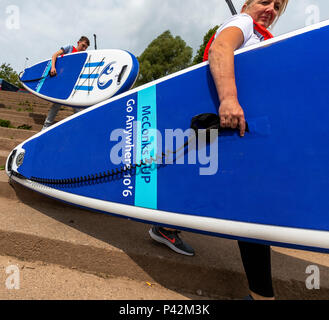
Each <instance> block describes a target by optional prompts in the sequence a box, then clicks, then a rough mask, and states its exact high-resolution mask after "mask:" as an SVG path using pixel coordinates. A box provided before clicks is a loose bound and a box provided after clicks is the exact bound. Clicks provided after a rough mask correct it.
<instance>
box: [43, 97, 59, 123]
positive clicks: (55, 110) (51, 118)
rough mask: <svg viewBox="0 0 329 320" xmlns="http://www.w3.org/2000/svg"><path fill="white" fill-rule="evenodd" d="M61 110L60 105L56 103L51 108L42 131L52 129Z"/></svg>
mask: <svg viewBox="0 0 329 320" xmlns="http://www.w3.org/2000/svg"><path fill="white" fill-rule="evenodd" d="M60 108H61V105H60V104H58V103H54V104H53V105H52V107H51V108H50V110H49V112H48V115H47V118H46V120H45V122H44V124H43V128H42V129H41V130H45V129H47V128H48V127H50V126H51V125H52V124H53V123H54V121H55V118H56V115H57V113H58V111H59V109H60Z"/></svg>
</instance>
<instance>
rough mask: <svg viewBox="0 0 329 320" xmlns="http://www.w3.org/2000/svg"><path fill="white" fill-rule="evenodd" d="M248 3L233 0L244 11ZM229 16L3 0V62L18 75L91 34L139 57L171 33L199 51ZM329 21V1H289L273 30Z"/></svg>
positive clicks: (119, 3) (194, 4)
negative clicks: (208, 37)
mask: <svg viewBox="0 0 329 320" xmlns="http://www.w3.org/2000/svg"><path fill="white" fill-rule="evenodd" d="M243 3H244V0H233V4H234V5H235V7H236V8H237V9H238V10H240V9H241V7H242V5H243ZM228 17H230V11H229V9H228V7H227V5H226V2H225V0H206V1H205V0H0V63H3V62H6V63H10V64H11V66H12V67H13V68H14V69H15V70H16V71H18V72H19V71H21V70H23V68H24V65H25V62H26V58H29V61H28V65H32V64H34V63H37V62H39V61H40V60H44V59H47V58H50V57H51V55H52V54H53V53H54V52H55V51H57V50H59V48H60V47H61V46H63V45H67V44H75V43H76V42H77V40H78V39H79V38H80V36H81V35H86V36H87V37H89V39H90V40H91V48H93V46H94V42H93V34H94V33H95V34H97V41H98V48H99V49H125V50H128V51H130V52H131V53H133V54H135V55H136V56H138V55H140V54H141V53H142V52H143V51H144V49H145V48H146V47H147V45H148V44H149V43H150V42H151V41H152V40H153V39H155V38H156V37H157V36H159V35H160V34H161V33H163V32H164V31H166V30H170V31H171V32H172V34H173V35H174V36H176V35H179V36H181V37H182V38H183V39H184V40H185V41H186V43H187V45H189V46H191V47H192V48H193V50H194V54H195V52H196V51H197V49H198V48H199V46H200V44H201V43H202V39H203V36H204V35H205V33H206V32H207V31H208V30H209V29H210V28H211V27H214V26H215V25H219V24H221V23H222V22H223V21H224V20H225V19H227V18H228ZM327 19H329V1H328V0H290V1H289V5H288V8H287V11H286V13H285V14H284V15H283V16H282V17H281V19H280V20H279V21H278V22H277V24H276V26H275V27H274V28H273V29H272V30H271V31H272V33H273V34H274V35H280V34H283V33H287V32H289V31H293V30H296V29H299V28H302V27H304V26H305V25H308V24H312V23H314V22H317V20H319V21H323V20H327Z"/></svg>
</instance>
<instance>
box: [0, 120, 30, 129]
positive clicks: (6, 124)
mask: <svg viewBox="0 0 329 320" xmlns="http://www.w3.org/2000/svg"><path fill="white" fill-rule="evenodd" d="M0 127H4V128H12V129H21V130H31V129H32V126H29V125H27V124H22V125H21V126H18V127H14V126H13V125H12V124H11V123H10V121H9V120H4V119H0Z"/></svg>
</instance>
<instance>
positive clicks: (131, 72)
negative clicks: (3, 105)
mask: <svg viewBox="0 0 329 320" xmlns="http://www.w3.org/2000/svg"><path fill="white" fill-rule="evenodd" d="M51 64H52V62H51V60H46V61H43V62H40V63H37V64H35V65H34V66H32V67H30V68H27V69H25V70H24V72H23V74H22V76H21V78H20V80H21V83H22V84H23V85H24V87H25V88H26V89H27V90H29V91H30V92H31V93H33V94H35V95H37V96H39V97H40V98H43V99H46V100H49V101H52V102H55V103H59V104H64V105H68V106H72V107H79V108H82V107H89V106H92V105H94V104H96V103H99V102H101V101H104V100H107V99H109V98H111V97H113V96H114V95H116V94H120V93H122V92H125V91H127V90H129V89H130V88H131V87H132V86H133V85H134V83H135V81H136V78H137V76H138V72H139V64H138V60H137V59H136V57H135V56H133V55H132V54H131V53H129V52H127V51H123V50H114V49H112V50H97V51H96V50H93V51H85V52H78V53H72V54H67V55H64V56H63V57H59V58H58V59H57V61H56V71H57V75H56V76H54V77H51V76H50V74H49V72H50V70H51Z"/></svg>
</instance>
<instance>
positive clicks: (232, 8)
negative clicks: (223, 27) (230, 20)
mask: <svg viewBox="0 0 329 320" xmlns="http://www.w3.org/2000/svg"><path fill="white" fill-rule="evenodd" d="M225 1H226V3H227V5H228V7H229V8H230V10H231V13H232V15H233V16H234V15H236V14H238V13H237V12H236V10H235V7H234V5H233V3H232V1H231V0H225Z"/></svg>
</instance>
